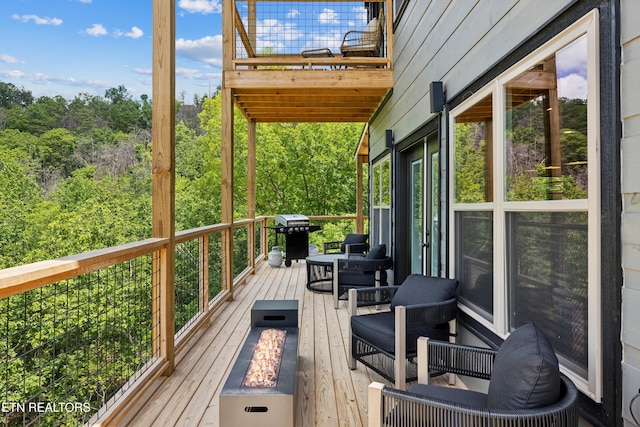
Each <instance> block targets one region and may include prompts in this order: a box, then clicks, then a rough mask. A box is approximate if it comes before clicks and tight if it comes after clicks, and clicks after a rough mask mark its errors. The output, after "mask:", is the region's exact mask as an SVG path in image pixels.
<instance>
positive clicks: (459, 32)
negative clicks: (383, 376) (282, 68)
mask: <svg viewBox="0 0 640 427" xmlns="http://www.w3.org/2000/svg"><path fill="white" fill-rule="evenodd" d="M576 4H579V5H580V7H578V8H576ZM588 4H591V5H592V7H598V6H602V8H603V10H601V20H602V21H607V20H608V21H610V23H609V24H606V25H609V26H610V27H611V28H607V30H606V31H605V33H606V32H608V34H606V35H605V37H601V40H600V43H601V45H602V46H601V53H602V55H603V57H602V58H601V61H602V64H603V65H602V67H606V70H603V71H602V74H603V75H605V79H606V78H608V77H609V76H607V74H609V73H610V74H609V75H610V76H612V78H611V80H612V84H611V85H610V86H609V87H607V88H606V89H605V88H601V92H606V98H607V99H601V102H602V103H603V105H605V107H603V109H609V107H607V106H606V105H617V104H618V100H619V108H620V111H619V112H618V110H617V107H616V108H612V110H613V111H605V112H603V113H602V114H601V120H602V123H601V125H602V126H603V128H610V129H605V130H603V133H602V136H601V137H602V139H604V140H606V141H605V144H607V150H608V152H605V153H604V154H603V156H605V157H607V158H608V159H609V160H605V161H603V164H602V168H603V170H602V180H603V185H602V191H603V194H602V198H603V205H606V206H603V213H602V216H603V219H606V220H607V221H608V223H607V224H604V225H603V230H602V231H603V234H602V235H603V243H602V247H603V254H602V256H603V265H604V264H605V261H604V258H605V257H606V258H607V259H608V261H606V264H607V267H606V268H605V271H604V272H603V275H602V277H603V280H602V282H603V283H602V287H603V296H602V312H603V317H604V318H605V319H604V322H608V325H606V326H604V328H605V329H606V330H605V331H604V332H603V337H604V338H603V340H604V342H603V350H602V353H603V364H604V366H605V372H604V374H603V375H604V379H603V383H604V384H605V386H604V390H605V391H604V393H605V397H604V399H603V403H602V404H594V403H593V402H592V401H590V399H588V398H586V397H584V398H583V399H581V400H582V403H581V404H582V406H583V408H586V409H585V412H584V413H585V415H586V416H587V418H588V419H589V420H590V421H591V422H592V423H593V424H594V425H607V426H613V425H615V426H617V425H620V419H621V418H620V417H622V419H623V420H624V425H625V426H633V425H635V424H634V423H633V422H632V419H631V416H630V413H629V402H630V400H631V399H632V398H633V397H634V396H635V395H636V394H637V393H638V392H639V389H640V311H639V310H638V307H640V177H639V176H638V173H639V172H638V171H640V83H639V79H640V78H639V77H638V76H640V9H638V0H619V1H617V0H612V1H610V2H607V1H602V2H597V1H588V0H585V1H580V0H536V1H532V0H519V1H516V0H477V1H467V0H452V1H436V0H410V1H409V2H408V4H407V8H406V9H405V10H404V13H403V15H402V17H401V19H400V20H399V21H398V22H396V23H395V26H394V28H395V31H394V46H393V51H394V58H393V59H394V69H395V76H394V88H393V92H392V94H391V95H390V97H389V98H388V99H387V100H386V102H385V103H384V105H383V106H382V108H381V109H380V110H379V111H378V113H377V115H376V116H375V118H374V120H373V121H372V123H370V155H371V158H376V157H378V156H380V155H382V154H383V153H384V152H385V151H386V149H387V148H386V144H385V131H386V130H387V129H391V130H393V134H394V141H395V143H396V144H399V143H402V142H403V141H405V140H406V139H407V138H408V137H410V136H411V135H412V134H414V133H415V132H416V130H417V129H420V128H421V127H423V126H424V125H425V124H427V123H429V122H433V121H434V120H435V121H439V127H440V138H441V140H442V144H441V148H442V152H441V156H442V157H441V163H440V164H441V167H442V171H441V173H442V177H443V178H444V182H445V185H446V173H447V170H446V167H447V165H448V161H447V160H446V159H445V158H444V156H446V154H447V153H446V147H447V144H448V143H449V141H447V137H448V133H447V127H448V125H449V123H448V119H447V111H445V113H444V114H442V115H437V114H432V113H431V112H430V94H429V83H430V82H432V81H443V82H444V86H445V92H446V99H447V102H448V103H451V102H452V101H455V103H454V105H453V106H455V105H457V103H459V102H461V101H462V100H464V99H466V98H467V97H469V96H471V95H472V94H473V93H475V91H476V90H478V89H480V88H481V87H483V86H484V85H485V84H486V83H488V82H489V81H490V80H491V79H493V78H494V77H495V74H496V73H498V72H499V71H503V70H504V69H506V68H508V66H509V65H511V64H513V63H514V62H515V61H517V60H519V59H522V55H523V51H526V50H527V48H528V46H527V45H528V44H530V43H531V39H535V38H538V37H537V36H536V35H537V34H538V33H539V32H540V31H541V30H542V31H543V32H544V31H546V32H547V33H548V32H555V33H558V32H560V31H561V30H562V29H563V28H560V27H558V26H557V25H555V22H557V21H559V22H561V23H562V22H566V20H563V19H556V18H558V17H562V16H563V14H566V13H567V11H570V12H571V11H573V13H574V14H575V9H584V13H586V12H587V11H588V10H586V9H587V8H586V6H587V5H588ZM618 4H619V6H620V7H618ZM552 22H553V23H554V25H553V26H552V27H553V28H549V27H550V23H552ZM618 22H619V23H620V28H618V27H617V23H618ZM618 31H619V39H618V38H617V37H618V33H617V32H618ZM613 36H615V37H613ZM607 37H609V38H607ZM542 38H544V36H543V37H542ZM538 40H540V39H539V38H538ZM535 43H538V45H535ZM541 43H542V42H539V41H534V43H533V45H532V47H531V50H532V49H535V48H536V47H537V46H539V45H540V44H541ZM618 43H619V45H618ZM618 48H620V49H621V56H622V60H621V62H620V60H619V59H618V58H617V56H616V54H615V53H612V54H610V56H607V55H609V52H615V51H617V49H618ZM514 52H516V53H517V54H518V55H520V56H519V57H517V58H515V59H514V60H513V61H512V62H510V61H511V56H512V55H513V53H514ZM524 53H525V54H526V52H524ZM612 61H613V62H612ZM609 65H610V66H609ZM496 69H498V71H495V70H496ZM609 70H610V71H609ZM618 78H619V79H620V85H621V90H620V92H619V93H618V92H617V89H612V88H616V83H617V79H618ZM607 83H608V82H607V81H604V84H603V86H604V85H606V84H607ZM612 90H613V91H614V92H615V93H611V92H612ZM612 98H613V99H612ZM620 121H621V122H622V124H621V125H622V127H621V130H620V129H619V128H618V126H619V125H620V123H619V122H620ZM620 189H621V194H620V191H619V190H620ZM611 193H613V194H611ZM446 195H447V192H446V189H443V190H442V196H441V199H442V205H443V206H446V204H447V200H446V198H447V197H446ZM620 205H622V206H621V207H620ZM612 216H613V217H614V218H613V219H611V218H612ZM442 229H443V230H446V229H447V226H446V225H445V224H443V227H442ZM615 236H620V238H621V240H622V242H621V244H619V243H618V240H616V238H613V237H615ZM446 240H447V236H446V233H445V235H444V236H443V244H442V245H441V248H443V249H442V256H443V259H445V258H446V257H447V251H446V249H445V248H446ZM619 246H621V247H619ZM620 277H622V278H623V280H622V279H620ZM472 329H473V328H472ZM460 338H461V339H463V340H466V341H467V342H470V343H473V344H478V343H480V342H481V341H480V340H479V339H477V338H475V336H474V335H473V334H472V333H469V331H464V332H463V333H462V334H461V337H460ZM482 338H483V340H486V339H487V337H482ZM620 348H621V349H622V350H620ZM636 410H637V411H638V412H640V406H639V407H638V408H637V409H636ZM638 416H640V414H638V413H636V417H638Z"/></svg>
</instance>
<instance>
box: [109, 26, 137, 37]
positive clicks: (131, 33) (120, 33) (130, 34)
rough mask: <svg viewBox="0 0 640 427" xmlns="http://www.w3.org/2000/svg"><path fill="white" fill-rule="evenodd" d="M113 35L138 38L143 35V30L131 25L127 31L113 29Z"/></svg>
mask: <svg viewBox="0 0 640 427" xmlns="http://www.w3.org/2000/svg"><path fill="white" fill-rule="evenodd" d="M114 35H115V36H116V37H130V38H132V39H139V38H140V37H142V36H143V35H144V32H143V31H142V30H141V29H140V28H138V27H131V31H129V32H128V33H125V32H124V31H120V30H115V31H114Z"/></svg>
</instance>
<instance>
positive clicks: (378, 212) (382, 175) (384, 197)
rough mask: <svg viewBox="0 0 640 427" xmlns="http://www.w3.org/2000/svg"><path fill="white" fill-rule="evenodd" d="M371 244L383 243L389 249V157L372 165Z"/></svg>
mask: <svg viewBox="0 0 640 427" xmlns="http://www.w3.org/2000/svg"><path fill="white" fill-rule="evenodd" d="M371 180H372V183H371V184H372V188H373V193H372V199H373V200H372V204H373V206H372V209H371V212H372V213H373V218H372V219H371V224H370V228H371V242H370V243H371V244H372V245H375V244H379V243H384V244H386V245H387V251H389V253H390V251H391V158H390V157H389V156H387V157H385V158H384V159H382V160H381V161H379V162H377V163H375V164H374V165H373V173H372V174H371Z"/></svg>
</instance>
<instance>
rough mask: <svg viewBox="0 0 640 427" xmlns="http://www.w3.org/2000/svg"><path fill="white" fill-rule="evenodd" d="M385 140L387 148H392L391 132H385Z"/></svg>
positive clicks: (389, 130) (388, 130)
mask: <svg viewBox="0 0 640 427" xmlns="http://www.w3.org/2000/svg"><path fill="white" fill-rule="evenodd" d="M385 140H386V142H387V148H391V147H393V130H391V129H387V130H386V132H385Z"/></svg>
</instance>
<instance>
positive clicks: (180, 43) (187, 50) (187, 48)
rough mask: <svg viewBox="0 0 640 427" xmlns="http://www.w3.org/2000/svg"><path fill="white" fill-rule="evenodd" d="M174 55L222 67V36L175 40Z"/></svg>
mask: <svg viewBox="0 0 640 427" xmlns="http://www.w3.org/2000/svg"><path fill="white" fill-rule="evenodd" d="M176 55H177V56H180V57H182V58H187V59H191V60H194V61H199V62H205V63H207V64H211V65H213V66H216V67H220V68H221V67H222V36H221V35H217V36H206V37H203V38H201V39H198V40H185V39H178V40H176Z"/></svg>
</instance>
